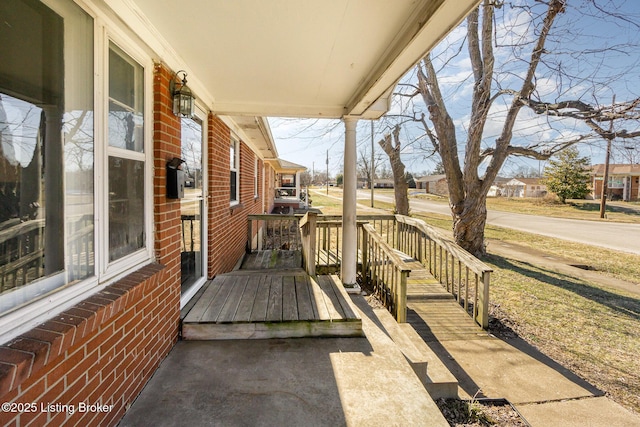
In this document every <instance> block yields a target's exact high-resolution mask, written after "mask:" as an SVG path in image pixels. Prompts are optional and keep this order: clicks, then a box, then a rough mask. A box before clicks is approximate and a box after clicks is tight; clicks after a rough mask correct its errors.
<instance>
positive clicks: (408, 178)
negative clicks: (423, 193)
mask: <svg viewBox="0 0 640 427" xmlns="http://www.w3.org/2000/svg"><path fill="white" fill-rule="evenodd" d="M405 177H406V181H407V185H408V186H409V188H416V180H415V179H414V177H413V174H412V173H411V172H407V173H406V174H405Z"/></svg>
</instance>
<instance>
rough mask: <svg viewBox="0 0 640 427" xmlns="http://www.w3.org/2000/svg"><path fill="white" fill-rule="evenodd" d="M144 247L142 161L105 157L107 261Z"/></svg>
mask: <svg viewBox="0 0 640 427" xmlns="http://www.w3.org/2000/svg"><path fill="white" fill-rule="evenodd" d="M144 246H145V233H144V162H141V161H137V160H130V159H122V158H119V157H109V261H114V260H116V259H119V258H122V257H123V256H125V255H128V254H130V253H132V252H135V251H137V250H138V249H141V248H143V247H144Z"/></svg>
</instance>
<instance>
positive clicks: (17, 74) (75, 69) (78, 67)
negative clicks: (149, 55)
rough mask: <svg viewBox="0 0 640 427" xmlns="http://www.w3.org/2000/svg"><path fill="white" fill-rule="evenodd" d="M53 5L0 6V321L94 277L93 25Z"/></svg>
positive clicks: (16, 2)
mask: <svg viewBox="0 0 640 427" xmlns="http://www.w3.org/2000/svg"><path fill="white" fill-rule="evenodd" d="M52 3H53V4H54V5H55V7H56V11H57V13H56V12H54V11H52V10H51V9H49V8H48V7H46V6H45V5H43V4H42V3H41V2H37V1H32V0H3V1H1V2H0V16H2V21H3V23H4V25H1V26H0V40H2V43H0V58H3V60H1V61H0V293H1V294H2V296H1V297H0V313H2V312H5V311H7V310H10V309H12V308H14V307H16V306H18V305H20V304H23V303H25V302H28V301H29V300H31V299H34V298H36V297H38V296H39V295H41V294H43V293H46V292H49V291H51V290H54V289H56V288H57V287H59V286H61V285H63V284H64V279H60V280H59V278H60V277H62V276H61V275H60V274H58V273H60V272H62V271H64V270H67V273H68V276H67V280H68V281H73V280H76V279H78V278H83V277H86V276H87V275H90V274H93V253H92V251H93V242H92V241H91V244H84V246H83V249H81V251H83V255H84V256H83V257H82V259H80V258H79V257H77V256H76V257H75V259H74V260H73V261H72V255H71V250H70V248H71V240H72V239H71V238H70V237H71V236H70V232H71V231H70V229H69V221H70V220H74V221H75V220H76V215H77V214H82V215H84V214H86V215H87V217H86V218H85V220H84V222H83V227H82V228H83V232H84V233H86V234H87V235H90V236H91V237H90V239H91V240H92V239H93V178H92V177H93V20H92V19H91V17H89V16H88V15H87V14H86V13H84V12H83V11H82V9H81V8H79V7H78V6H77V5H75V4H74V3H73V2H67V1H59V0H52ZM71 52H73V53H71ZM70 76H72V78H71V77H70ZM80 176H82V179H83V182H82V185H79V186H78V187H74V184H79V183H78V182H76V181H77V180H78V179H79V178H80ZM65 177H66V178H65ZM65 183H66V186H65ZM80 192H82V194H81V193H80ZM65 218H66V219H67V221H66V223H65ZM65 233H66V237H67V242H69V245H68V246H67V247H64V242H65ZM76 253H77V252H76ZM45 260H46V262H45ZM72 263H75V264H74V267H73V268H71V267H70V266H71V264H72ZM71 270H73V271H74V272H71ZM52 278H55V280H54V279H52ZM37 279H41V280H37Z"/></svg>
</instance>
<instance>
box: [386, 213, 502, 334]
mask: <svg viewBox="0 0 640 427" xmlns="http://www.w3.org/2000/svg"><path fill="white" fill-rule="evenodd" d="M396 220H397V224H398V225H397V230H398V231H397V232H398V236H397V242H398V243H397V246H396V247H397V249H399V250H400V251H402V252H403V253H406V254H407V255H410V256H411V257H413V258H414V259H416V260H418V261H420V262H421V263H422V265H424V266H425V267H426V268H427V269H428V270H429V272H430V273H431V274H432V275H433V276H434V277H435V278H436V279H438V281H439V282H440V283H442V285H443V286H444V287H445V288H446V289H447V291H448V292H449V293H451V294H452V295H453V296H454V297H455V298H456V300H457V301H458V303H459V304H460V305H461V306H463V307H464V309H465V310H466V311H467V313H469V314H470V315H471V317H472V318H473V319H474V320H475V322H476V323H477V324H478V325H480V326H482V327H483V328H487V327H488V326H489V284H490V278H491V272H492V271H493V270H492V269H491V268H490V267H489V266H487V265H486V264H485V263H483V262H482V261H480V260H479V259H477V258H476V257H474V256H473V255H471V254H470V253H469V252H467V251H465V250H464V249H462V248H461V247H460V246H459V245H457V244H456V243H455V242H453V241H452V240H451V239H448V238H447V237H446V236H444V235H443V234H442V232H440V231H439V230H437V229H435V228H434V227H431V226H429V225H427V224H426V223H425V222H423V221H420V220H418V219H414V218H409V217H406V216H402V215H396Z"/></svg>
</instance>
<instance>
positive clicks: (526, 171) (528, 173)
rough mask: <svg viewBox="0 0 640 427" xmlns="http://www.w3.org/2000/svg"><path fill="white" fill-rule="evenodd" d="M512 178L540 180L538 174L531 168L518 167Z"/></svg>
mask: <svg viewBox="0 0 640 427" xmlns="http://www.w3.org/2000/svg"><path fill="white" fill-rule="evenodd" d="M513 177H514V178H540V172H539V171H538V170H537V169H536V168H532V167H531V166H520V167H519V168H518V169H516V171H515V172H514V173H513Z"/></svg>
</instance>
